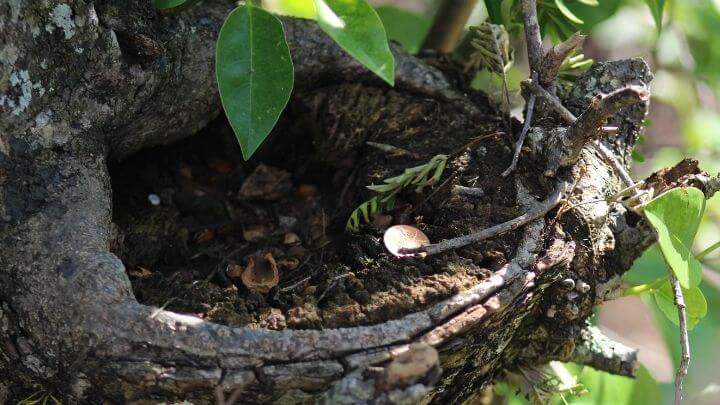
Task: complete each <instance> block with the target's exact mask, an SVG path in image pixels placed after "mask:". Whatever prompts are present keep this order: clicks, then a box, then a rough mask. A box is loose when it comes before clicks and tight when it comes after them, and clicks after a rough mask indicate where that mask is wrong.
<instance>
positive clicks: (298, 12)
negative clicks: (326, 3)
mask: <svg viewBox="0 0 720 405" xmlns="http://www.w3.org/2000/svg"><path fill="white" fill-rule="evenodd" d="M263 7H264V8H265V9H266V10H268V11H270V12H272V13H275V14H280V15H289V16H292V17H298V18H309V19H314V18H315V2H314V0H275V1H272V2H267V3H263Z"/></svg>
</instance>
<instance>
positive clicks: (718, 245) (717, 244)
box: [695, 240, 720, 260]
mask: <svg viewBox="0 0 720 405" xmlns="http://www.w3.org/2000/svg"><path fill="white" fill-rule="evenodd" d="M717 248H720V240H719V241H717V242H715V243H713V244H712V245H710V247H709V248H707V249H705V250H703V251H702V252H700V253H698V254H696V255H695V258H696V259H698V260H702V259H703V258H704V257H705V256H707V255H709V254H710V253H712V252H713V251H714V250H715V249H717Z"/></svg>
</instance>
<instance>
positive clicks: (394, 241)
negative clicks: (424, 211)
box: [383, 225, 430, 257]
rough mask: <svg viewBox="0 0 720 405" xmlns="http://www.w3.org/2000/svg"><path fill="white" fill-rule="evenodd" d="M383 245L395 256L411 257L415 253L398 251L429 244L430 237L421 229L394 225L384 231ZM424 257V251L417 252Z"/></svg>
mask: <svg viewBox="0 0 720 405" xmlns="http://www.w3.org/2000/svg"><path fill="white" fill-rule="evenodd" d="M383 242H384V243H385V247H386V248H387V250H388V251H390V253H392V254H393V256H395V257H412V256H416V255H417V254H415V253H400V252H401V251H403V250H411V249H418V248H421V247H423V246H425V245H429V244H430V239H428V237H427V235H425V234H424V233H423V231H421V230H419V229H418V228H416V227H414V226H411V225H395V226H391V227H390V228H388V229H387V230H386V231H385V235H384V236H383ZM419 255H420V256H421V257H425V253H420V254H419Z"/></svg>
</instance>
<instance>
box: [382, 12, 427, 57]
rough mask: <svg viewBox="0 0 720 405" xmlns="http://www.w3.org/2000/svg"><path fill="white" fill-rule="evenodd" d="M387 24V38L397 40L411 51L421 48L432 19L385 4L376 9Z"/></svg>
mask: <svg viewBox="0 0 720 405" xmlns="http://www.w3.org/2000/svg"><path fill="white" fill-rule="evenodd" d="M375 11H377V13H378V16H379V17H380V20H381V21H382V23H383V25H384V26H385V31H386V32H387V38H388V39H389V40H392V41H397V42H398V43H399V44H400V46H402V47H403V49H405V50H406V51H408V52H409V53H413V54H414V53H417V52H418V51H419V50H420V46H421V45H422V42H423V40H424V39H425V35H426V34H427V33H428V31H429V30H430V26H431V25H432V20H430V19H429V18H427V17H425V16H422V15H419V14H415V13H413V12H410V11H407V10H403V9H400V8H397V7H390V6H383V7H378V8H376V9H375Z"/></svg>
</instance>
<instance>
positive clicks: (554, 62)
mask: <svg viewBox="0 0 720 405" xmlns="http://www.w3.org/2000/svg"><path fill="white" fill-rule="evenodd" d="M584 40H585V35H582V34H580V32H576V33H574V34H572V36H570V38H568V39H566V40H565V41H563V42H561V43H559V44H557V45H555V46H554V47H552V48H550V50H549V51H547V53H545V57H543V60H542V65H541V66H540V72H539V74H540V76H539V77H538V79H539V80H540V85H541V86H543V87H547V88H551V87H552V84H553V82H554V81H555V78H556V77H557V75H558V72H560V66H561V65H562V63H563V61H564V60H565V58H567V56H568V55H569V54H570V52H572V51H573V50H574V49H575V48H577V47H578V46H580V45H581V44H582V43H583V41H584Z"/></svg>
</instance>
